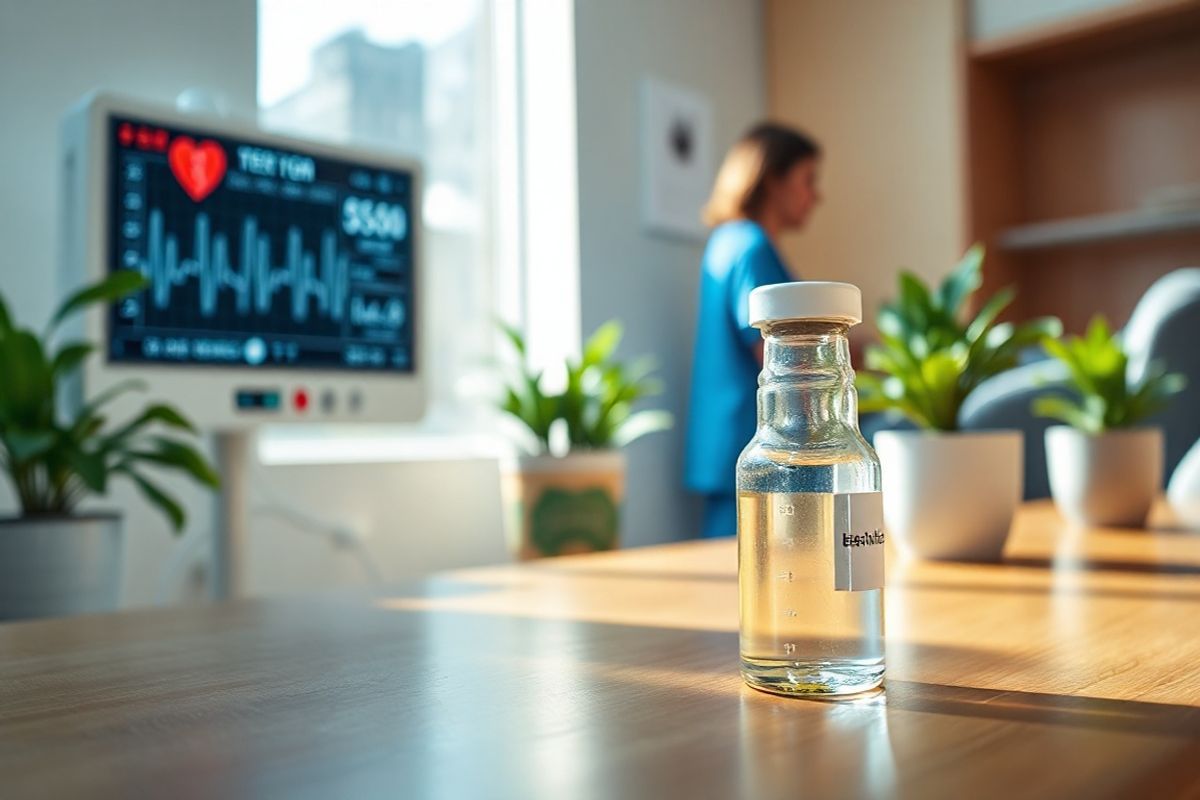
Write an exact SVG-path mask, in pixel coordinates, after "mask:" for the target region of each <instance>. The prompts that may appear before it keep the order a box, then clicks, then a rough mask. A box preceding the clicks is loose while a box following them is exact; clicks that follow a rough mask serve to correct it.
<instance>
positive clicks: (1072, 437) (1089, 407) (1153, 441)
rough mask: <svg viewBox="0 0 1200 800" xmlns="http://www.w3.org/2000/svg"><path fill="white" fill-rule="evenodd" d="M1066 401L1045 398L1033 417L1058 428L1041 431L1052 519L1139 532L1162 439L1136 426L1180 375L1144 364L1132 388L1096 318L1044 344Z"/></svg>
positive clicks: (1159, 473)
mask: <svg viewBox="0 0 1200 800" xmlns="http://www.w3.org/2000/svg"><path fill="white" fill-rule="evenodd" d="M1044 346H1045V348H1046V350H1047V352H1049V353H1050V355H1051V356H1053V357H1054V358H1056V359H1058V360H1059V361H1061V362H1062V363H1063V365H1064V366H1066V368H1067V381H1068V387H1069V389H1071V390H1072V393H1073V394H1074V395H1075V396H1074V397H1066V396H1063V395H1061V394H1051V393H1047V394H1045V395H1043V396H1041V397H1038V398H1036V399H1035V400H1034V401H1033V412H1034V413H1035V414H1037V415H1038V416H1042V417H1049V418H1052V419H1056V420H1059V421H1060V422H1064V423H1066V424H1065V425H1054V426H1051V427H1050V428H1047V429H1046V469H1047V473H1048V475H1049V477H1050V493H1051V495H1053V497H1054V504H1055V505H1056V506H1057V507H1058V510H1059V513H1060V514H1062V515H1063V516H1064V517H1066V518H1067V519H1069V520H1071V521H1072V522H1077V523H1081V524H1086V525H1125V526H1141V525H1143V524H1144V523H1145V521H1146V515H1147V514H1148V513H1149V512H1150V506H1151V504H1153V502H1154V498H1155V497H1156V496H1157V495H1158V492H1159V491H1160V490H1161V489H1162V483H1163V433H1162V430H1161V429H1160V428H1155V427H1142V426H1140V425H1139V423H1141V422H1142V421H1143V420H1145V419H1146V418H1147V417H1149V416H1150V415H1152V414H1154V413H1155V412H1156V411H1159V410H1160V409H1162V408H1163V407H1164V406H1165V405H1166V404H1167V402H1168V401H1169V400H1170V398H1171V396H1172V395H1174V394H1176V393H1178V392H1180V391H1182V389H1183V386H1184V382H1185V381H1184V376H1183V375H1179V374H1176V373H1168V372H1166V370H1165V369H1164V367H1163V365H1162V364H1152V365H1151V366H1150V368H1149V369H1147V371H1146V374H1145V376H1144V377H1143V378H1142V380H1141V381H1140V382H1139V383H1137V384H1136V385H1135V384H1133V383H1131V382H1130V381H1129V379H1128V377H1127V374H1126V368H1127V365H1128V361H1129V359H1128V356H1127V355H1126V353H1125V351H1124V349H1123V348H1122V346H1121V341H1120V339H1119V338H1118V337H1117V336H1116V335H1115V334H1113V332H1112V331H1111V330H1110V329H1109V327H1108V323H1107V322H1106V321H1105V319H1104V317H1103V316H1100V315H1097V316H1095V317H1093V318H1092V320H1091V322H1090V323H1089V324H1088V328H1087V332H1086V333H1085V334H1084V335H1083V336H1072V337H1068V338H1066V339H1064V340H1062V341H1060V340H1058V339H1047V340H1046V341H1045V343H1044Z"/></svg>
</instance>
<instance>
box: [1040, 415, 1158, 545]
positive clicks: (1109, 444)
mask: <svg viewBox="0 0 1200 800" xmlns="http://www.w3.org/2000/svg"><path fill="white" fill-rule="evenodd" d="M1046 469H1047V471H1048V473H1049V476H1050V494H1051V495H1053V496H1054V505H1055V506H1056V507H1057V508H1058V513H1060V514H1062V515H1063V516H1064V517H1066V518H1067V519H1068V520H1070V521H1071V522H1074V523H1077V524H1080V525H1116V526H1124V527H1135V528H1136V527H1141V526H1143V525H1145V524H1146V515H1147V514H1149V513H1150V506H1151V505H1152V504H1153V503H1154V498H1155V497H1157V496H1158V493H1159V491H1161V489H1162V481H1163V434H1162V431H1161V430H1160V429H1158V428H1133V429H1131V430H1118V431H1107V432H1106V433H1101V434H1098V435H1093V434H1088V433H1084V432H1083V431H1079V430H1076V429H1075V428H1071V427H1069V426H1066V425H1055V426H1053V427H1050V428H1047V429H1046Z"/></svg>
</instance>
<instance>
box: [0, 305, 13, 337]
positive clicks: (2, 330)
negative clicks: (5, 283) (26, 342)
mask: <svg viewBox="0 0 1200 800" xmlns="http://www.w3.org/2000/svg"><path fill="white" fill-rule="evenodd" d="M12 329H13V324H12V314H10V313H8V305H7V304H6V303H5V302H4V297H3V296H0V336H3V335H5V334H8V333H11V332H12Z"/></svg>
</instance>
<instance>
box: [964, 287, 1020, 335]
mask: <svg viewBox="0 0 1200 800" xmlns="http://www.w3.org/2000/svg"><path fill="white" fill-rule="evenodd" d="M1016 294H1017V293H1016V290H1014V289H1013V288H1012V287H1011V286H1007V287H1005V288H1003V289H1001V290H1000V291H998V292H996V293H995V294H994V295H992V299H991V300H988V301H987V302H986V303H985V304H984V306H983V308H981V309H980V310H979V313H978V314H976V315H975V319H973V320H972V321H971V324H970V325H968V326H967V341H969V342H974V341H977V340H978V339H979V338H980V337H981V336H983V335H984V334H985V333H987V332H988V330H989V329H990V328H991V327H992V323H993V322H995V321H996V318H997V317H998V316H1000V312H1001V311H1003V310H1004V309H1005V308H1007V307H1008V305H1009V303H1011V302H1012V301H1013V298H1014V297H1016Z"/></svg>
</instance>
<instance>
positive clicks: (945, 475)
mask: <svg viewBox="0 0 1200 800" xmlns="http://www.w3.org/2000/svg"><path fill="white" fill-rule="evenodd" d="M1023 444H1024V440H1023V439H1022V437H1021V432H1020V431H971V432H963V433H934V432H929V431H880V432H879V433H877V434H875V451H876V452H877V453H878V454H879V462H880V465H881V466H882V469H883V517H884V523H885V525H886V526H887V530H888V533H889V534H890V536H891V538H892V540H893V541H894V542H895V543H896V545H897V547H899V549H900V550H901V552H903V553H905V554H907V555H910V556H918V557H921V558H931V559H952V560H963V561H995V560H998V559H999V558H1000V555H1001V553H1002V552H1003V551H1004V542H1005V540H1006V539H1007V538H1008V529H1009V526H1010V525H1012V519H1013V514H1014V513H1016V509H1017V505H1018V504H1019V503H1020V502H1021V487H1022V481H1023V473H1024V466H1023V464H1024V462H1023V461H1022V457H1023V449H1024V448H1023Z"/></svg>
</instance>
